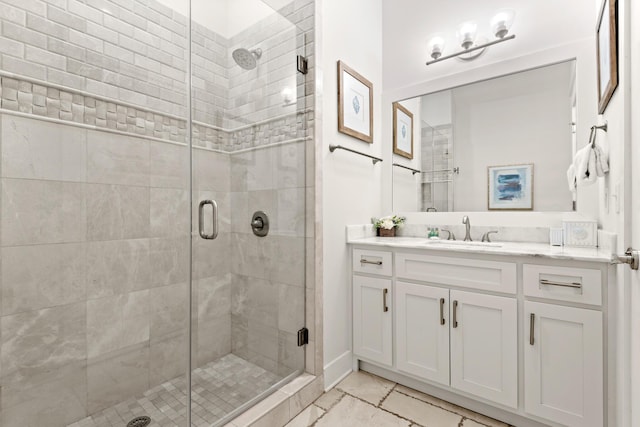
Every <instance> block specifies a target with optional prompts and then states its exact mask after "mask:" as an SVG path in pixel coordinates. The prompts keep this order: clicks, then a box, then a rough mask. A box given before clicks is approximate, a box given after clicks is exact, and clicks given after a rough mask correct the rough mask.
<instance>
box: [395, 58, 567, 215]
mask: <svg viewBox="0 0 640 427" xmlns="http://www.w3.org/2000/svg"><path fill="white" fill-rule="evenodd" d="M575 100H576V99H575V61H574V60H572V61H567V62H563V63H559V64H554V65H549V66H545V67H540V68H536V69H532V70H527V71H523V72H520V73H516V74H511V75H507V76H502V77H498V78H495V79H490V80H485V81H481V82H477V83H473V84H469V85H465V86H460V87H456V88H452V89H448V90H444V91H441V92H436V93H432V94H428V95H423V96H420V97H416V98H412V99H408V100H405V101H401V102H400V103H401V104H402V105H403V106H404V107H405V108H407V109H408V110H409V111H411V112H412V113H413V115H414V123H416V126H415V128H416V131H415V132H416V135H415V136H414V138H415V141H416V142H417V143H416V149H415V150H414V151H415V152H416V154H417V155H416V156H415V157H414V159H413V160H411V161H408V160H407V159H403V158H401V157H398V156H394V159H393V160H394V163H398V164H402V165H404V166H410V167H412V168H415V169H419V170H420V171H421V173H420V174H416V175H415V177H414V176H413V175H411V173H410V172H408V171H407V170H404V169H403V168H400V167H394V168H393V209H394V211H398V212H407V211H410V212H411V211H421V212H425V211H426V212H430V211H437V212H452V211H465V212H469V211H487V210H488V197H489V185H490V183H489V173H488V168H489V167H492V166H511V165H514V166H515V165H523V164H533V165H534V167H533V177H532V179H533V182H532V184H533V185H531V186H530V188H531V194H530V196H531V197H532V200H533V210H535V211H544V212H564V211H572V210H575V202H576V201H575V195H574V194H573V193H572V192H571V191H570V190H569V186H568V185H567V184H566V181H567V179H566V170H567V166H568V165H569V164H570V163H571V162H572V158H573V153H574V152H575V149H576V147H575V144H576V142H575V122H576V117H575ZM418 124H419V125H418ZM418 134H419V135H418ZM418 177H419V178H418ZM495 185H496V186H498V185H499V184H495ZM522 187H525V186H522ZM496 188H497V187H496ZM518 188H519V187H518ZM510 196H511V195H510ZM527 196H528V194H519V195H518V194H516V197H527ZM501 205H502V204H501ZM505 205H506V207H507V208H508V204H505Z"/></svg>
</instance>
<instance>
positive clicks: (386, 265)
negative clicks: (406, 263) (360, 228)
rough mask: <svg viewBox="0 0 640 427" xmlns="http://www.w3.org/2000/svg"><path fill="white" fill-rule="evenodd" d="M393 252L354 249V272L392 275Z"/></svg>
mask: <svg viewBox="0 0 640 427" xmlns="http://www.w3.org/2000/svg"><path fill="white" fill-rule="evenodd" d="M391 270H392V269H391V252H387V251H374V250H370V249H354V250H353V272H354V273H369V274H378V275H380V276H391Z"/></svg>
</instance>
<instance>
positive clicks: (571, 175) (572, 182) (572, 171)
mask: <svg viewBox="0 0 640 427" xmlns="http://www.w3.org/2000/svg"><path fill="white" fill-rule="evenodd" d="M567 184H569V191H571V192H572V193H575V192H576V190H577V188H576V167H575V166H574V165H573V163H572V164H570V165H569V169H567Z"/></svg>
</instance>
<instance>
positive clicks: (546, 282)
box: [540, 279, 582, 289]
mask: <svg viewBox="0 0 640 427" xmlns="http://www.w3.org/2000/svg"><path fill="white" fill-rule="evenodd" d="M540 284H541V285H548V286H561V287H563V288H576V289H580V288H582V284H581V283H578V282H571V283H567V282H554V281H553V280H547V279H540Z"/></svg>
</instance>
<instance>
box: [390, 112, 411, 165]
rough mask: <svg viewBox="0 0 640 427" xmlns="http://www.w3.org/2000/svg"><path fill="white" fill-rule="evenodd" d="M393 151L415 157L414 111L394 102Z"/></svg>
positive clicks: (400, 154) (403, 155) (409, 157)
mask: <svg viewBox="0 0 640 427" xmlns="http://www.w3.org/2000/svg"><path fill="white" fill-rule="evenodd" d="M393 153H394V154H397V155H399V156H402V157H406V158H407V159H413V113H411V111H409V110H408V109H407V108H405V107H404V106H403V105H402V104H400V103H399V102H394V103H393Z"/></svg>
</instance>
